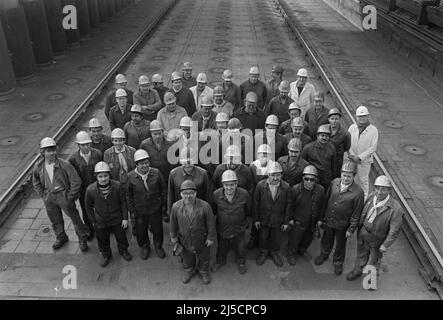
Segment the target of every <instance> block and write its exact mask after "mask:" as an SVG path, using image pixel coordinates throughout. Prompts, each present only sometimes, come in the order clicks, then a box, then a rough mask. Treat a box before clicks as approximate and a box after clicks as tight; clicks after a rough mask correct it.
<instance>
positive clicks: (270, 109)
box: [265, 94, 294, 123]
mask: <svg viewBox="0 0 443 320" xmlns="http://www.w3.org/2000/svg"><path fill="white" fill-rule="evenodd" d="M293 102H294V100H292V99H291V98H289V97H287V98H286V100H285V103H283V102H282V100H281V98H280V94H278V95H277V96H275V97H273V98H272V99H271V101H269V103H268V105H267V106H266V109H265V114H266V116H269V115H270V114H275V115H276V116H277V117H278V123H282V122H284V121H286V120H288V119H289V113H288V109H289V105H290V104H291V103H293Z"/></svg>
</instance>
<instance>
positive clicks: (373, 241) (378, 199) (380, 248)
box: [346, 175, 404, 281]
mask: <svg viewBox="0 0 443 320" xmlns="http://www.w3.org/2000/svg"><path fill="white" fill-rule="evenodd" d="M374 188H375V191H374V192H373V193H372V194H371V195H370V196H369V198H368V200H367V201H366V204H365V206H364V208H363V212H362V214H361V217H360V221H359V224H358V229H357V230H358V232H357V256H356V259H355V266H354V269H353V270H352V271H351V272H350V273H349V274H348V275H347V276H346V279H347V280H350V281H352V280H355V279H356V278H358V277H359V276H360V275H361V274H362V271H363V268H364V267H365V266H366V265H372V266H374V267H375V268H376V269H377V272H378V271H379V270H380V263H381V259H382V257H383V254H385V253H386V251H387V250H388V249H389V248H390V247H392V244H393V243H394V242H395V240H396V239H397V237H398V236H399V234H400V228H401V223H402V218H403V215H404V211H403V208H402V207H401V206H400V204H399V203H398V201H397V200H395V199H394V198H393V196H392V195H391V189H392V184H391V180H390V179H389V178H388V177H387V176H385V175H381V176H378V177H377V178H376V179H375V182H374Z"/></svg>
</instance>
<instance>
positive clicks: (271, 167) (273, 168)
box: [267, 161, 283, 174]
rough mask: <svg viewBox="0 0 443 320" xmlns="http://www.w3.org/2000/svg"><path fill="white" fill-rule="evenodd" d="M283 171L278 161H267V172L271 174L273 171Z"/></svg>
mask: <svg viewBox="0 0 443 320" xmlns="http://www.w3.org/2000/svg"><path fill="white" fill-rule="evenodd" d="M281 172H283V170H282V168H281V165H280V163H278V162H277V161H272V162H271V163H269V166H268V169H267V174H273V173H281Z"/></svg>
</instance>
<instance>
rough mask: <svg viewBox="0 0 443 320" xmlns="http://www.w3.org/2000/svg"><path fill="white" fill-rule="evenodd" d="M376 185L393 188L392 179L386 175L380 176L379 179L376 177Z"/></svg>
mask: <svg viewBox="0 0 443 320" xmlns="http://www.w3.org/2000/svg"><path fill="white" fill-rule="evenodd" d="M374 187H389V188H391V187H392V184H391V180H389V178H388V177H387V176H385V175H381V176H378V177H377V179H375V182H374Z"/></svg>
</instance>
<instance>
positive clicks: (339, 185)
mask: <svg viewBox="0 0 443 320" xmlns="http://www.w3.org/2000/svg"><path fill="white" fill-rule="evenodd" d="M355 186H356V183H355V181H352V183H351V185H350V186H349V187H348V188H347V189H346V191H345V192H348V191H351V192H354V191H355ZM336 187H337V188H338V191H339V192H340V193H341V178H340V179H338V180H337V183H336Z"/></svg>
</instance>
